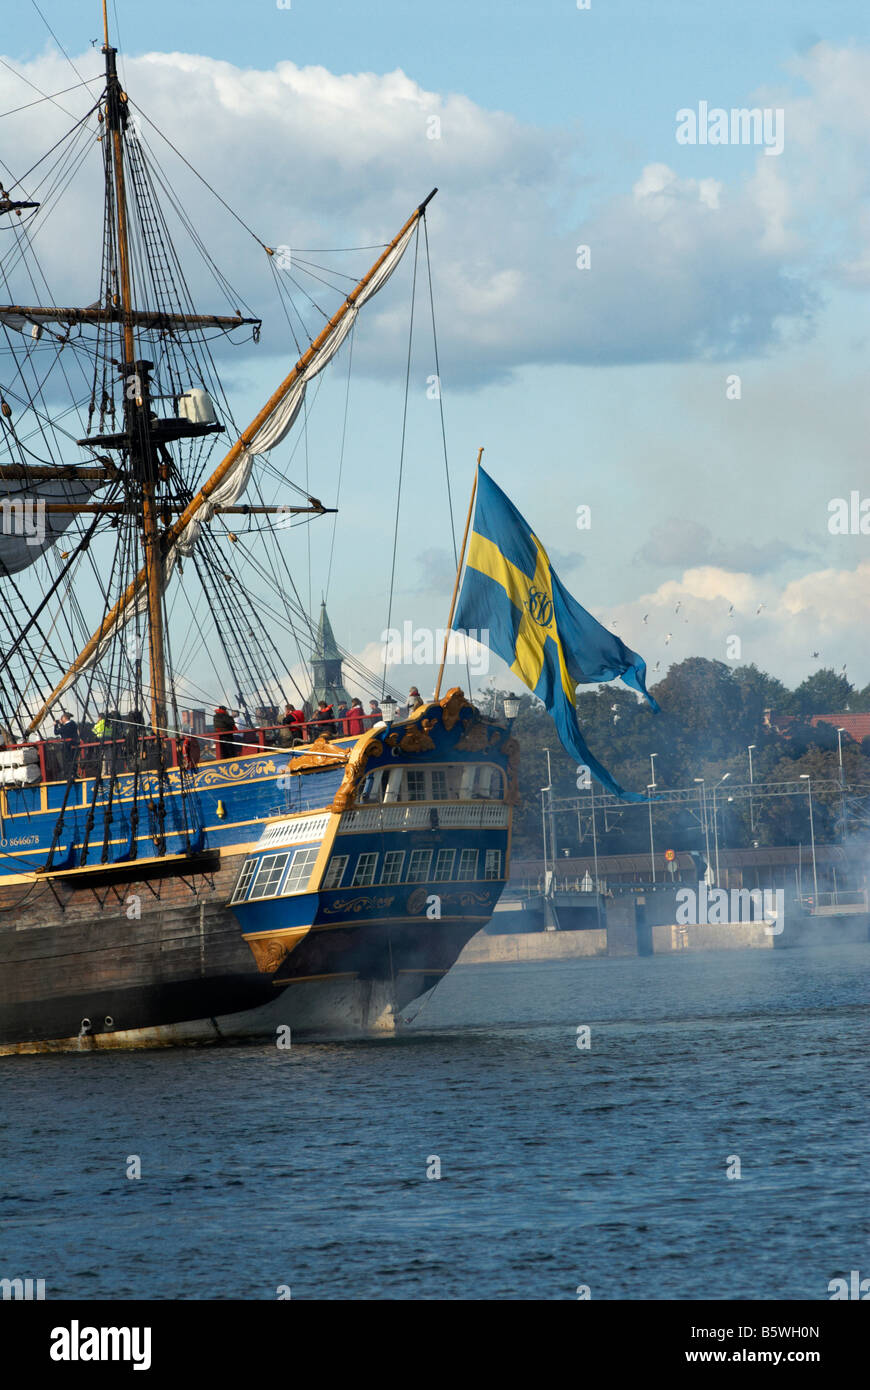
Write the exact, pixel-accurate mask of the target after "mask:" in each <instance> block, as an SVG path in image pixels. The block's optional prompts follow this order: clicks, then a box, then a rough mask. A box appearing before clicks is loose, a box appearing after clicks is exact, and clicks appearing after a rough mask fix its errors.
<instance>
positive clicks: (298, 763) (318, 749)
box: [287, 735, 353, 776]
mask: <svg viewBox="0 0 870 1390" xmlns="http://www.w3.org/2000/svg"><path fill="white" fill-rule="evenodd" d="M307 747H309V748H310V749H311V752H310V753H300V754H299V755H298V756H297V757H293V758H291V759H290V762H289V763H288V764H287V772H289V773H290V775H291V776H292V775H293V774H294V773H297V772H309V771H312V772H313V771H314V769H315V768H324V767H342V766H343V765H344V764H345V763H347V762H349V760H350V757H351V754H352V753H353V749H351V750H350V751H348V749H346V748H336V746H335V744H334V743H331V742H330V740H329V739H328V738H324V737H323V736H322V735H321V736H320V737H319V738H316V739H315V740H314V742H313V743H310V744H308V745H307ZM324 753H328V754H329V756H328V757H324V756H323V754H324Z"/></svg>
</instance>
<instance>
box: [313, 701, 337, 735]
mask: <svg viewBox="0 0 870 1390" xmlns="http://www.w3.org/2000/svg"><path fill="white" fill-rule="evenodd" d="M311 722H312V724H313V725H314V732H315V733H316V734H319V735H320V737H321V738H333V737H334V735H335V713H334V711H333V708H332V705H328V704H327V703H326V701H325V700H318V702H317V713H316V714H315V716H314V718H313V719H312V721H311Z"/></svg>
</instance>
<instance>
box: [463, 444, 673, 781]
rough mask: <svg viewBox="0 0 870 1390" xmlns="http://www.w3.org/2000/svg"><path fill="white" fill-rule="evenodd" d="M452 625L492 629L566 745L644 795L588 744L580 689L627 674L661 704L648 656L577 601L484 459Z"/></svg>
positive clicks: (603, 774) (601, 773)
mask: <svg viewBox="0 0 870 1390" xmlns="http://www.w3.org/2000/svg"><path fill="white" fill-rule="evenodd" d="M453 627H454V628H456V629H457V630H458V631H464V632H468V631H469V630H476V632H479V631H480V630H481V629H488V630H489V640H488V642H487V643H486V645H487V646H488V647H489V648H490V650H491V651H494V652H495V653H496V655H498V656H500V657H501V658H502V660H503V661H506V662H507V664H508V665H509V666H510V668H511V670H512V671H513V673H514V675H515V676H517V677H518V678H519V679H520V680H521V681H522V682H523V683H524V685H527V686H528V688H529V689H530V690H531V691H532V692H533V693H534V694H535V695H537V696H538V698H539V699H540V700H542V701H543V702H544V704H545V706H546V708H547V710H548V712H549V713H550V715H552V718H553V721H554V723H555V725H556V730H557V732H558V735H559V738H560V740H561V743H562V746H563V748H564V749H565V750H566V752H568V753H570V755H571V756H572V757H573V758H576V759H577V761H578V762H579V763H585V764H586V766H588V768H589V770H590V772H591V773H592V775H593V776H594V777H595V778H596V779H597V780H598V781H599V782H600V783H601V785H602V786H603V787H606V788H607V790H608V791H611V792H613V793H614V794H615V795H616V796H620V797H622V798H623V799H624V800H627V801H643V800H645V798H644V797H643V796H639V795H637V793H635V792H626V791H624V790H623V788H622V787H620V786H619V784H618V783H617V782H616V781H614V779H613V777H612V776H611V775H610V773H609V772H608V771H607V769H606V768H605V767H603V766H602V765H601V763H599V762H598V761H597V759H595V758H594V757H593V756H592V754H591V753H590V752H589V749H588V748H587V746H586V743H585V742H584V740H583V737H582V735H581V733H580V729H579V727H578V725H577V710H576V706H575V704H574V691H575V688H576V687H577V686H578V685H580V684H589V683H592V682H596V681H612V680H615V679H616V677H617V676H621V677H622V679H623V681H624V682H625V683H626V685H630V686H632V687H633V688H634V689H635V690H637V691H639V692H640V693H641V694H642V695H645V696H646V698H647V700H649V703H650V704H651V705H652V707H653V709H654V710H657V709H658V705H657V704H656V702H655V700H654V699H653V698H652V696H651V695H650V694H648V692H647V689H646V664H645V663H644V662H643V661H642V660H641V658H640V657H639V656H638V654H637V652H633V651H632V650H631V649H630V648H629V647H627V646H626V645H625V643H624V642H622V641H620V639H619V638H618V637H617V636H616V635H615V634H614V633H612V632H608V631H607V629H606V628H605V627H602V626H601V623H599V622H597V621H596V619H595V618H593V617H592V615H591V614H590V613H587V612H586V609H585V608H581V607H580V604H579V603H577V602H575V600H574V599H573V598H572V597H571V595H570V594H569V593H568V592H567V590H566V589H565V588H564V587H563V586H562V584H561V583H560V581H559V578H558V576H557V575H556V574H554V572H553V570H552V568H551V566H550V561H549V559H548V558H547V552H546V551H545V550H544V547H543V546H542V545H541V542H540V541H539V540H538V538H537V536H536V535H535V534H534V532H533V531H532V530H531V528H530V527H529V524H528V522H527V521H525V520H524V519H523V517H522V516H520V513H519V512H518V511H517V509H516V507H515V506H514V505H513V503H512V502H511V501H510V499H509V498H508V497H506V496H505V494H504V493H503V492H502V490H501V488H500V487H498V486H497V485H496V483H494V482H493V480H492V478H490V476H489V474H488V473H487V472H486V471H485V470H484V469H483V468H481V467H479V466H478V470H477V500H476V503H475V509H474V526H473V528H472V533H471V539H470V541H469V545H468V552H467V557H466V568H465V576H464V578H463V581H462V590H461V592H460V595H459V602H458V604H457V608H456V613H455V615H454V619H453Z"/></svg>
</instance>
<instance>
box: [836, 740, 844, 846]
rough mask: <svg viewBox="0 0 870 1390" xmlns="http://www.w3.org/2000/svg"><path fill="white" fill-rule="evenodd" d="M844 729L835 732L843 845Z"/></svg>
mask: <svg viewBox="0 0 870 1390" xmlns="http://www.w3.org/2000/svg"><path fill="white" fill-rule="evenodd" d="M845 732H846V730H845V729H838V730H837V757H838V759H839V763H840V821H841V823H842V826H843V830H842V836H843V844H845V843H846V782H845V778H844V776H843V735H844V733H845Z"/></svg>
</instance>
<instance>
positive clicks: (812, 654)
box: [810, 652, 818, 659]
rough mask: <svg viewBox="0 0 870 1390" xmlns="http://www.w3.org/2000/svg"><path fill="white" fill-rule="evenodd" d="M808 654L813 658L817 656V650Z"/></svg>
mask: <svg viewBox="0 0 870 1390" xmlns="http://www.w3.org/2000/svg"><path fill="white" fill-rule="evenodd" d="M810 656H811V657H813V659H815V658H816V657H817V656H818V652H810Z"/></svg>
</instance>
